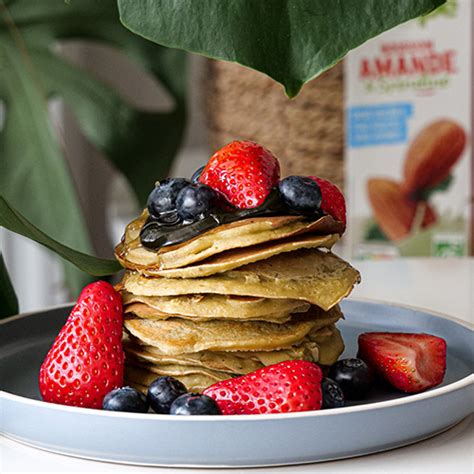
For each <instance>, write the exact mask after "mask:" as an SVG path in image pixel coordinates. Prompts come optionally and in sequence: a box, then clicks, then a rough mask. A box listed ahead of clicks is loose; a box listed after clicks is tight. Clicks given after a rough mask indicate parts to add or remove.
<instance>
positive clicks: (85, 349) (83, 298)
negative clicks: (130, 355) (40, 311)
mask: <svg viewBox="0 0 474 474" xmlns="http://www.w3.org/2000/svg"><path fill="white" fill-rule="evenodd" d="M122 320H123V316H122V300H121V298H120V295H119V294H118V293H117V292H116V291H115V290H114V288H113V287H112V286H111V285H109V283H107V282H105V281H97V282H95V283H91V284H90V285H88V286H86V287H85V288H84V289H83V290H82V292H81V294H80V296H79V299H78V301H77V304H76V305H75V306H74V308H73V309H72V311H71V313H70V315H69V317H68V319H67V321H66V324H65V325H64V326H63V328H62V329H61V331H60V333H59V334H58V336H57V337H56V339H55V341H54V343H53V345H52V347H51V349H50V350H49V352H48V354H47V355H46V358H45V360H44V362H43V364H42V365H41V369H40V373H39V388H40V392H41V396H42V397H43V399H44V400H45V401H47V402H52V403H60V404H62V405H73V406H81V407H87V408H100V407H101V406H102V400H103V398H104V396H105V395H106V394H107V393H108V392H110V391H111V390H113V389H114V388H117V387H121V386H122V385H123V363H124V354H123V351H122Z"/></svg>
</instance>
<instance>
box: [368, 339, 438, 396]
mask: <svg viewBox="0 0 474 474" xmlns="http://www.w3.org/2000/svg"><path fill="white" fill-rule="evenodd" d="M359 357H360V358H361V359H363V360H364V361H365V362H366V363H367V364H368V365H370V366H372V367H373V368H374V369H375V370H376V371H377V372H378V373H379V374H380V375H381V376H382V377H383V378H385V379H386V380H387V381H388V382H389V383H390V384H391V385H393V386H394V387H395V388H398V389H399V390H402V391H403V392H407V393H417V392H421V391H423V390H427V389H428V388H432V387H435V386H436V385H439V384H440V383H441V382H442V381H443V378H444V373H445V371H446V341H445V340H444V339H442V338H440V337H437V336H432V335H430V334H413V333H397V332H368V333H365V334H361V335H360V336H359Z"/></svg>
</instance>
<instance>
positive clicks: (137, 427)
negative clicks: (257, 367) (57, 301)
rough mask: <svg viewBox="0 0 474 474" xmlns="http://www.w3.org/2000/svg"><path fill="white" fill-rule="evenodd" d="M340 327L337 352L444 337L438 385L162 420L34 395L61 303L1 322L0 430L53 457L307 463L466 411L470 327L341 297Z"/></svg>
mask: <svg viewBox="0 0 474 474" xmlns="http://www.w3.org/2000/svg"><path fill="white" fill-rule="evenodd" d="M343 310H344V313H345V316H346V319H345V321H342V322H341V323H340V325H339V327H340V329H341V330H342V333H343V336H344V340H345V342H346V346H347V349H346V352H345V354H344V355H345V356H354V355H355V354H356V351H357V347H356V344H357V342H356V341H357V336H358V334H360V333H362V332H366V331H404V332H427V333H431V334H435V335H438V336H441V337H443V338H445V339H446V341H447V343H448V360H447V364H448V365H447V372H446V377H445V380H444V382H443V384H442V385H441V386H440V387H437V388H435V389H433V390H430V391H427V392H425V393H420V394H416V395H403V394H401V393H399V392H395V391H394V390H391V389H390V388H388V387H386V386H385V387H383V386H380V387H378V388H377V389H376V390H374V391H373V393H372V395H371V397H370V399H368V400H365V401H364V402H363V403H359V404H357V405H355V404H354V405H352V406H348V407H344V408H339V409H332V410H321V411H315V412H303V413H290V414H281V415H253V416H220V417H219V416H214V417H211V416H202V417H185V416H183V417H174V416H173V417H171V416H166V415H155V414H132V413H114V412H104V411H99V410H89V409H83V408H74V407H66V406H61V405H53V404H49V403H44V402H42V401H40V397H39V393H38V388H37V374H38V369H39V367H40V365H41V361H42V360H43V357H44V356H45V354H46V352H47V350H48V348H49V346H50V345H51V343H52V341H53V339H54V337H55V335H56V334H57V332H58V331H59V328H60V327H61V326H62V324H63V323H64V320H65V318H66V316H67V313H68V311H69V307H61V308H55V309H50V310H47V311H43V312H38V313H32V314H26V315H20V316H15V317H13V318H10V319H8V320H5V321H2V322H1V323H0V388H1V391H0V403H1V411H0V413H1V424H2V432H3V433H4V434H5V435H6V436H8V437H9V438H11V439H14V440H17V441H20V442H23V443H26V444H29V445H32V446H36V447H38V448H42V449H46V450H49V451H54V452H57V453H63V454H68V455H72V456H79V457H83V458H89V459H96V460H103V461H113V462H121V463H133V464H145V465H156V466H192V467H244V466H247V467H248V466H271V465H284V464H297V463H310V462H318V461H325V460H330V459H340V458H347V457H351V456H360V455H363V454H369V453H374V452H378V451H383V450H387V449H391V448H395V447H399V446H403V445H406V444H410V443H414V442H416V441H419V440H421V439H424V438H427V437H430V436H433V435H435V434H437V433H439V432H441V431H444V430H446V429H448V428H449V427H450V426H452V425H454V424H456V423H458V422H459V421H460V420H462V419H463V418H464V417H466V416H467V415H468V414H469V413H470V412H471V411H472V410H473V404H472V400H473V396H474V375H472V367H473V363H474V356H473V346H474V345H473V343H472V341H473V331H472V328H470V327H469V326H468V325H466V324H464V323H462V322H460V321H457V320H455V319H453V318H450V317H447V316H441V315H435V314H432V313H428V312H425V311H421V310H417V309H413V308H406V307H399V306H393V305H386V304H378V303H370V302H364V301H352V300H348V301H346V302H344V303H343Z"/></svg>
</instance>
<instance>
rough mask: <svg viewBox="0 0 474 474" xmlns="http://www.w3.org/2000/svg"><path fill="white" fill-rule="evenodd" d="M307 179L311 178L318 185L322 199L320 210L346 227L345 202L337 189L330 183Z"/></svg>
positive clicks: (319, 179)
mask: <svg viewBox="0 0 474 474" xmlns="http://www.w3.org/2000/svg"><path fill="white" fill-rule="evenodd" d="M308 178H311V179H312V180H314V181H316V182H317V183H318V184H319V188H320V189H321V194H322V197H323V199H322V201H321V209H322V210H323V211H324V212H325V213H326V214H329V215H330V216H332V217H334V219H336V220H337V221H340V222H342V223H343V224H344V225H346V200H345V199H344V195H343V194H342V193H341V191H340V190H339V188H338V187H337V186H336V185H335V184H332V183H331V182H330V181H327V180H326V179H323V178H318V177H317V176H308Z"/></svg>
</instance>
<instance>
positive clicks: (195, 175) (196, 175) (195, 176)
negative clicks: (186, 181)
mask: <svg viewBox="0 0 474 474" xmlns="http://www.w3.org/2000/svg"><path fill="white" fill-rule="evenodd" d="M205 167H206V165H203V166H201V167H200V168H198V169H197V170H196V171H195V172H194V173H193V175H192V176H191V183H193V184H196V183H198V182H199V178H200V177H201V175H202V172H203V171H204V168H205Z"/></svg>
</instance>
